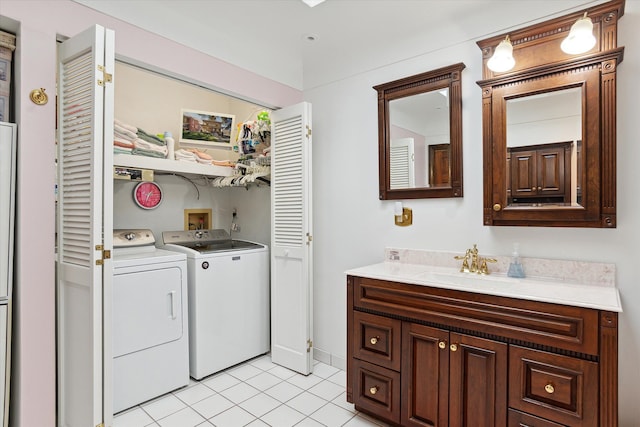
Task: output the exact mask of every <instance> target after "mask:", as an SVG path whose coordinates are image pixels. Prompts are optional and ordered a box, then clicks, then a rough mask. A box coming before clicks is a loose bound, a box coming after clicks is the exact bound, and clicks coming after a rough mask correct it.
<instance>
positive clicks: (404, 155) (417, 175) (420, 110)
mask: <svg viewBox="0 0 640 427" xmlns="http://www.w3.org/2000/svg"><path fill="white" fill-rule="evenodd" d="M389 134H390V135H391V146H390V159H389V169H390V175H391V182H390V188H391V189H392V190H394V189H398V188H416V187H417V188H420V187H431V186H449V185H450V180H449V176H450V164H449V151H450V150H449V88H444V89H440V90H436V91H431V92H425V93H421V94H418V95H413V96H408V97H406V98H399V99H394V100H392V101H389Z"/></svg>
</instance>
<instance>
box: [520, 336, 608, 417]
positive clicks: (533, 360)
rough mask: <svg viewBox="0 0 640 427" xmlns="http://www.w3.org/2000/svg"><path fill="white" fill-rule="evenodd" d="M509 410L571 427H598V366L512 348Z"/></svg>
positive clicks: (555, 355) (535, 351)
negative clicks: (512, 409) (513, 409)
mask: <svg viewBox="0 0 640 427" xmlns="http://www.w3.org/2000/svg"><path fill="white" fill-rule="evenodd" d="M509 406H510V407H511V408H515V409H519V410H521V411H524V412H528V413H530V414H533V415H538V416H540V417H543V418H546V419H549V420H552V421H555V422H558V423H560V424H563V425H567V426H597V424H598V364H597V363H595V362H589V361H586V360H581V359H576V358H573V357H568V356H560V355H557V354H552V353H547V352H543V351H538V350H531V349H527V348H522V347H518V346H511V347H510V348H509ZM516 425H517V424H516ZM525 425H526V424H525Z"/></svg>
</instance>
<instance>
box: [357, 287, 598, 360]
mask: <svg viewBox="0 0 640 427" xmlns="http://www.w3.org/2000/svg"><path fill="white" fill-rule="evenodd" d="M353 305H354V306H355V307H361V308H364V309H366V310H374V311H379V312H384V313H389V314H392V315H396V316H403V317H408V318H411V319H417V320H421V321H426V322H430V323H434V324H437V325H446V326H447V327H456V328H462V329H470V330H477V331H482V332H484V333H487V334H492V335H496V336H500V337H506V338H510V339H512V340H523V341H526V342H528V343H529V342H530V343H535V344H541V345H544V346H548V347H555V348H559V349H564V350H569V351H575V352H579V353H584V354H593V355H595V354H598V330H599V315H598V311H597V310H591V309H586V308H582V307H572V306H564V305H557V304H550V303H543V302H536V301H526V300H520V299H513V298H506V297H498V296H493V295H484V294H475V293H469V292H462V291H454V290H450V289H439V288H432V287H428V286H419V285H408V284H400V283H395V282H387V281H384V280H376V279H368V278H363V277H356V278H355V280H354V283H353ZM516 344H519V343H516Z"/></svg>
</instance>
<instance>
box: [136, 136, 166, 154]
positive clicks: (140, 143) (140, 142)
mask: <svg viewBox="0 0 640 427" xmlns="http://www.w3.org/2000/svg"><path fill="white" fill-rule="evenodd" d="M133 145H134V146H135V147H136V148H139V149H141V150H149V151H155V152H158V153H162V154H164V156H165V157H167V153H168V152H169V150H168V149H167V147H165V146H163V145H156V144H152V143H150V142H147V141H145V140H144V139H140V138H136V139H135V141H133Z"/></svg>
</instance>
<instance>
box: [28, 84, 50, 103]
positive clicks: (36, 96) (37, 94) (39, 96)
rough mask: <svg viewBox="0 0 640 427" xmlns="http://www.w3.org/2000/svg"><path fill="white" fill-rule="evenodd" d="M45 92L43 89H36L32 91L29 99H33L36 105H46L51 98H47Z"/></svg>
mask: <svg viewBox="0 0 640 427" xmlns="http://www.w3.org/2000/svg"><path fill="white" fill-rule="evenodd" d="M44 90H45V89H44V88H43V87H41V88H40V89H34V90H32V91H31V93H30V94H29V98H31V101H33V103H34V104H36V105H44V104H46V103H47V102H49V96H47V94H46V93H45V92H44Z"/></svg>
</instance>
